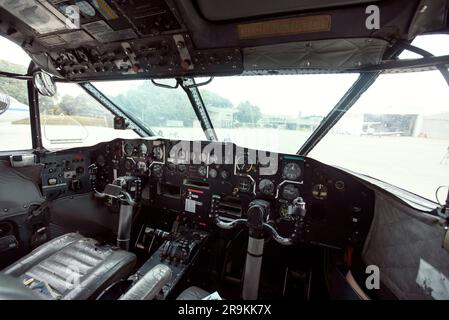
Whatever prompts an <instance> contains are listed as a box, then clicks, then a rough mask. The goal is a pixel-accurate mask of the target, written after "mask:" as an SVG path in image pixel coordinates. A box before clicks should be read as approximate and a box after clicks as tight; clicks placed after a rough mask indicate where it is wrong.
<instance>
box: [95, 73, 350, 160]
mask: <svg viewBox="0 0 449 320" xmlns="http://www.w3.org/2000/svg"><path fill="white" fill-rule="evenodd" d="M357 76H358V75H356V74H338V75H337V74H331V75H329V74H327V75H288V76H281V75H272V76H251V77H241V76H233V77H220V78H215V79H214V80H213V81H212V83H210V84H209V85H206V86H202V87H199V90H200V93H201V96H202V98H203V101H204V104H205V106H206V109H207V112H208V114H209V116H210V118H211V121H212V124H213V126H214V128H215V130H216V133H217V136H218V140H219V141H226V142H227V141H231V142H234V143H236V144H238V145H240V146H243V147H248V148H254V149H261V150H268V151H275V152H284V153H296V151H297V150H298V148H299V147H300V146H301V145H302V143H304V141H305V140H306V139H307V138H308V137H309V136H310V134H311V133H312V132H313V130H315V128H316V127H317V126H318V124H319V123H320V122H321V120H322V119H323V118H324V116H325V115H326V114H328V113H329V111H330V110H331V109H332V107H333V106H334V105H335V103H336V101H338V100H339V99H340V98H341V97H342V95H343V94H344V93H345V92H346V91H347V90H348V88H349V87H350V86H351V84H352V83H353V82H354V81H355V79H356V78H357ZM202 81H204V79H197V82H198V83H199V82H202ZM159 82H160V81H159ZM163 83H165V84H169V83H168V82H167V80H166V81H164V82H163ZM174 84H175V82H174V80H173V81H172V83H170V85H174ZM94 85H95V86H96V87H97V88H98V89H99V90H100V91H102V92H103V93H104V94H105V95H106V96H107V97H108V98H109V99H111V100H112V101H113V102H114V103H116V104H117V105H118V106H119V107H120V108H122V109H123V110H125V111H127V112H130V113H131V114H132V115H133V116H134V117H136V118H138V119H139V120H140V121H142V122H143V123H145V124H147V125H148V127H150V128H151V129H153V131H154V132H155V133H157V134H158V135H160V136H163V137H166V138H170V139H186V140H204V139H205V135H204V132H203V131H202V128H201V126H200V123H199V121H198V120H197V117H196V115H195V112H194V110H193V108H192V105H191V104H190V101H189V99H188V97H187V95H186V93H185V92H184V90H183V89H182V88H181V87H178V88H176V89H167V88H162V87H158V86H155V85H154V84H153V83H152V82H151V81H149V80H138V81H115V82H114V81H109V82H96V83H94Z"/></svg>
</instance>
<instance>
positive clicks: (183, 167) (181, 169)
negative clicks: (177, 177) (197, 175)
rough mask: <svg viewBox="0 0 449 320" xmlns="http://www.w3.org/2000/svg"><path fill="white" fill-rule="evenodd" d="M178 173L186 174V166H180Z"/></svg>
mask: <svg viewBox="0 0 449 320" xmlns="http://www.w3.org/2000/svg"><path fill="white" fill-rule="evenodd" d="M178 171H179V172H181V173H182V172H186V165H185V164H180V165H178Z"/></svg>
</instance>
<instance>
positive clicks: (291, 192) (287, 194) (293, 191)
mask: <svg viewBox="0 0 449 320" xmlns="http://www.w3.org/2000/svg"><path fill="white" fill-rule="evenodd" d="M298 197H299V190H298V188H297V187H295V185H293V184H291V183H289V184H286V185H285V186H284V188H283V189H282V198H284V199H287V200H293V199H296V198H298Z"/></svg>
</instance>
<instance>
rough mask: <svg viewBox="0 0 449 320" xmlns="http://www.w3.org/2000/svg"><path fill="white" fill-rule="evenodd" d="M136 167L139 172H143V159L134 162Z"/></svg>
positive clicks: (145, 168)
mask: <svg viewBox="0 0 449 320" xmlns="http://www.w3.org/2000/svg"><path fill="white" fill-rule="evenodd" d="M136 168H137V170H138V171H139V173H141V174H143V173H145V172H146V171H147V164H146V163H145V162H144V161H138V162H137V163H136Z"/></svg>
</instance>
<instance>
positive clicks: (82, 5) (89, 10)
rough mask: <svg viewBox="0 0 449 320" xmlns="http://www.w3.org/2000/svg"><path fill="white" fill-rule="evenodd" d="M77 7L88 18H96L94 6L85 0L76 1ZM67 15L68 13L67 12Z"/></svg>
mask: <svg viewBox="0 0 449 320" xmlns="http://www.w3.org/2000/svg"><path fill="white" fill-rule="evenodd" d="M76 6H77V7H78V8H79V10H80V12H81V13H82V14H83V15H84V16H86V17H95V9H94V7H92V5H91V4H90V3H89V2H88V1H85V0H79V1H76ZM66 13H67V11H66Z"/></svg>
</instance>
